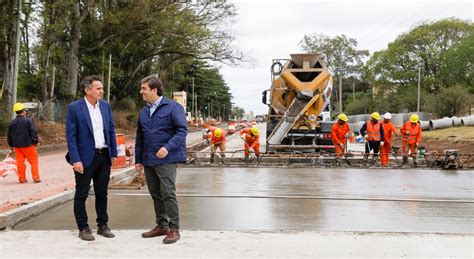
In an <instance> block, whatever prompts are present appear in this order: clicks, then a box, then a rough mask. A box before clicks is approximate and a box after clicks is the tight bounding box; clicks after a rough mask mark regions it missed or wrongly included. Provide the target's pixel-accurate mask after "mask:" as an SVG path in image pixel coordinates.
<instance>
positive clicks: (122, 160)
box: [112, 134, 127, 169]
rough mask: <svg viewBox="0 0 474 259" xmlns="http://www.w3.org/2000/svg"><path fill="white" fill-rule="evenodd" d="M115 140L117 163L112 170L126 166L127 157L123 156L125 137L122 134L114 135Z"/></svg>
mask: <svg viewBox="0 0 474 259" xmlns="http://www.w3.org/2000/svg"><path fill="white" fill-rule="evenodd" d="M116 140H117V162H115V165H113V166H112V168H113V169H116V168H122V167H125V166H127V164H126V162H127V157H126V156H125V155H126V153H125V136H124V135H123V134H116Z"/></svg>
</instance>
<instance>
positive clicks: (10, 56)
mask: <svg viewBox="0 0 474 259" xmlns="http://www.w3.org/2000/svg"><path fill="white" fill-rule="evenodd" d="M8 2H9V3H10V5H3V6H2V7H1V14H2V15H5V16H4V17H3V19H2V20H4V21H6V22H5V23H3V22H2V23H3V24H2V25H1V26H0V28H1V29H0V30H1V31H0V36H1V37H0V84H1V86H2V88H3V92H2V93H1V96H2V98H1V101H2V109H1V110H0V112H2V114H8V116H7V117H8V118H9V117H10V114H11V113H12V107H13V104H12V95H13V72H14V71H13V70H14V67H15V45H16V35H17V33H18V32H17V24H18V19H17V18H16V17H17V14H16V13H15V11H14V8H15V7H17V6H18V0H13V1H8ZM3 39H6V40H5V41H4V40H3Z"/></svg>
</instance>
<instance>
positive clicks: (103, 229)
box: [97, 225, 115, 238]
mask: <svg viewBox="0 0 474 259" xmlns="http://www.w3.org/2000/svg"><path fill="white" fill-rule="evenodd" d="M97 235H101V236H103V237H107V238H113V237H115V235H114V234H113V233H112V232H111V231H110V228H109V227H108V226H107V225H102V226H99V229H97Z"/></svg>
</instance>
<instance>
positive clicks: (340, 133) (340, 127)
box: [331, 113, 351, 160]
mask: <svg viewBox="0 0 474 259" xmlns="http://www.w3.org/2000/svg"><path fill="white" fill-rule="evenodd" d="M337 118H338V121H337V123H334V125H333V126H332V131H331V139H332V143H333V144H334V149H335V150H336V158H337V159H338V160H339V159H341V157H342V155H343V154H344V153H345V149H346V145H347V136H348V134H349V133H350V132H351V129H350V127H349V124H348V123H347V121H349V118H347V115H345V114H344V113H341V114H339V115H338V116H337Z"/></svg>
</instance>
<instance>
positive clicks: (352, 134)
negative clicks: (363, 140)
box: [349, 132, 356, 143]
mask: <svg viewBox="0 0 474 259" xmlns="http://www.w3.org/2000/svg"><path fill="white" fill-rule="evenodd" d="M349 134H350V135H349V142H351V143H355V142H356V140H355V137H354V132H351V133H349Z"/></svg>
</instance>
